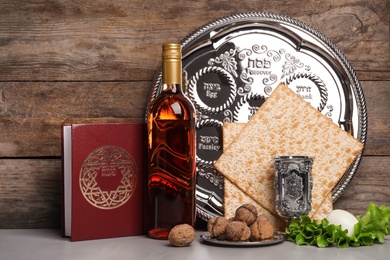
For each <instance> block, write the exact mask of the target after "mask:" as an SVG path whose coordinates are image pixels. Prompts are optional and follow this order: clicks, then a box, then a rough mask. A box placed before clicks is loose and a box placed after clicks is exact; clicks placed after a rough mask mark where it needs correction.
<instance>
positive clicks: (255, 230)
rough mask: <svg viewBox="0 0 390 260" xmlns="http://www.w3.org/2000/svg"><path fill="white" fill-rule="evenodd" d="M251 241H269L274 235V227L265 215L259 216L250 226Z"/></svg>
mask: <svg viewBox="0 0 390 260" xmlns="http://www.w3.org/2000/svg"><path fill="white" fill-rule="evenodd" d="M250 230H251V239H252V240H254V241H260V240H264V239H269V238H271V237H272V236H273V234H274V227H273V226H272V223H271V221H270V220H269V218H268V217H267V216H265V215H262V214H261V215H259V216H258V217H257V220H256V221H255V222H254V223H253V224H252V225H251V226H250Z"/></svg>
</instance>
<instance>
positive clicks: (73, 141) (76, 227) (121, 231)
mask: <svg viewBox="0 0 390 260" xmlns="http://www.w3.org/2000/svg"><path fill="white" fill-rule="evenodd" d="M144 133H145V124H143V123H101V124H93V123H88V124H63V125H62V149H63V150H62V154H63V156H62V159H63V160H62V169H63V184H64V186H63V191H64V192H63V232H64V236H67V237H70V238H71V241H80V240H92V239H102V238H113V237H123V236H132V235H141V234H142V233H143V207H142V205H143V187H142V186H143V174H142V173H143V162H144V145H145V142H144V140H145V135H144Z"/></svg>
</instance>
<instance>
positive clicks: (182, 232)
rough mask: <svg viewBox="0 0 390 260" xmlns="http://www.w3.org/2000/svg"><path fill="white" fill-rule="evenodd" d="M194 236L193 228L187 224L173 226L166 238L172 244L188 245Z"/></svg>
mask: <svg viewBox="0 0 390 260" xmlns="http://www.w3.org/2000/svg"><path fill="white" fill-rule="evenodd" d="M194 238H195V229H194V228H193V227H192V226H190V225H188V224H180V225H176V226H174V227H173V228H172V229H171V231H170V232H169V235H168V240H169V242H170V243H171V244H172V245H173V246H180V247H182V246H188V245H189V244H191V243H192V241H193V240H194Z"/></svg>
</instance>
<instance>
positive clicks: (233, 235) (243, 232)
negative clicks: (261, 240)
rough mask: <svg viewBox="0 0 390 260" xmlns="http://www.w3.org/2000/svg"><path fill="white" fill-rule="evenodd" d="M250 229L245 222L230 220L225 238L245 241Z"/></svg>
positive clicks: (249, 234) (248, 236)
mask: <svg viewBox="0 0 390 260" xmlns="http://www.w3.org/2000/svg"><path fill="white" fill-rule="evenodd" d="M250 236H251V230H250V228H249V227H248V225H247V224H246V223H245V222H242V221H232V222H230V223H229V224H228V226H227V227H226V238H227V240H230V241H247V240H248V239H249V238H250Z"/></svg>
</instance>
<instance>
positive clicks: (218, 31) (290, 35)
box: [145, 12, 367, 221]
mask: <svg viewBox="0 0 390 260" xmlns="http://www.w3.org/2000/svg"><path fill="white" fill-rule="evenodd" d="M255 34H256V35H255ZM244 35H245V36H244ZM254 35H255V36H254ZM268 35H271V37H276V38H278V37H280V38H282V42H283V41H285V45H286V47H291V46H290V45H293V46H295V48H296V49H297V53H298V54H300V53H304V52H307V53H310V55H311V54H312V53H313V55H314V56H315V55H317V56H318V57H320V59H323V60H324V61H325V63H326V64H330V66H329V68H328V67H326V68H324V69H325V70H328V71H330V73H331V74H332V77H335V78H337V80H338V82H339V85H337V89H336V91H339V92H340V93H341V94H340V99H344V100H341V101H340V100H338V99H337V100H336V98H334V97H333V96H327V95H323V94H324V93H322V88H323V85H324V84H322V82H321V80H320V79H319V78H318V77H317V76H315V75H314V74H311V73H306V72H299V73H295V74H294V75H293V76H291V77H290V78H289V79H286V81H287V83H289V82H288V80H300V79H302V78H305V79H306V80H310V81H311V82H313V83H314V84H315V85H316V86H318V89H319V93H320V94H319V96H320V98H319V100H320V102H319V105H318V109H319V110H320V109H323V108H324V104H325V103H326V102H329V101H332V99H333V101H335V102H340V103H341V105H340V111H341V112H340V118H342V119H345V118H346V119H347V120H344V121H343V120H339V126H340V127H341V128H344V130H347V131H350V132H351V134H352V135H353V136H355V137H356V138H357V139H359V140H360V141H361V142H362V143H365V142H366V136H367V109H366V104H365V99H364V94H363V90H362V88H361V86H360V82H359V80H358V79H357V77H356V74H355V72H354V70H353V68H352V66H351V64H350V63H349V61H348V60H347V58H346V57H345V55H344V54H343V52H342V51H341V50H340V49H339V48H338V47H337V46H336V45H335V44H333V43H332V42H331V41H330V40H329V39H328V38H327V37H326V36H324V35H323V34H321V33H320V32H319V31H317V30H316V29H314V28H312V27H310V26H309V25H307V24H305V23H303V22H301V21H299V20H296V19H294V18H290V17H286V16H283V15H278V14H274V13H265V12H260V13H259V12H251V13H238V14H233V15H230V16H225V17H221V18H219V19H216V20H214V21H212V22H210V23H207V24H205V25H203V26H202V27H200V28H198V29H197V30H195V31H193V32H192V33H190V34H189V35H188V36H187V37H185V38H184V40H183V41H182V42H181V44H182V50H183V68H184V71H186V70H187V69H191V66H193V67H195V65H193V64H194V63H195V62H197V61H198V59H200V57H201V56H205V57H207V58H209V57H213V58H212V60H213V61H215V60H216V59H214V58H215V56H212V54H215V53H214V52H216V49H217V48H219V47H221V46H223V45H224V44H226V43H227V42H229V40H231V39H234V38H235V37H236V38H237V39H239V38H240V37H252V36H253V37H257V38H256V39H259V37H260V38H261V37H267V36H268ZM232 41H233V40H232ZM283 44H284V43H283ZM259 47H261V46H259ZM308 65H309V67H310V65H312V64H308ZM325 66H327V65H324V67H325ZM192 73H193V74H195V76H194V75H189V77H188V79H189V81H188V82H187V83H188V84H189V86H190V89H189V91H187V92H186V94H187V96H188V97H189V98H190V99H193V100H195V101H196V102H195V103H197V104H196V108H197V116H198V122H197V130H199V129H202V128H203V127H210V126H211V127H215V128H218V127H221V122H220V121H218V120H214V119H213V118H211V119H208V120H199V118H202V117H203V116H204V115H206V114H210V113H211V114H213V113H214V114H218V113H222V111H223V110H224V109H226V107H228V106H229V105H231V103H232V102H233V100H234V99H235V98H236V96H235V94H236V92H238V87H239V86H236V84H235V82H234V79H233V78H234V77H232V76H231V73H228V71H227V70H225V69H223V68H220V67H218V66H215V63H214V64H211V65H210V66H205V67H202V68H201V69H200V70H197V71H196V73H195V72H192ZM208 73H216V74H218V75H219V76H220V77H221V78H224V79H225V80H226V82H228V84H229V86H230V87H229V89H228V90H227V92H229V95H228V96H229V97H228V98H227V100H226V102H225V103H224V104H218V105H216V106H210V105H209V106H208V105H207V104H204V103H203V102H202V101H201V99H200V98H199V95H198V93H197V91H194V88H191V86H193V85H196V84H197V80H199V78H200V77H202V76H204V75H206V74H208ZM160 84H161V71H160V72H159V73H158V74H157V75H156V76H155V78H154V81H153V85H152V88H151V92H150V95H149V100H148V105H147V108H148V107H149V105H150V104H151V102H152V101H153V99H154V98H155V97H156V96H157V95H158V92H159V86H160ZM265 89H266V88H265ZM233 94H234V95H233ZM262 94H263V93H262ZM268 94H269V93H268ZM325 94H326V93H325ZM246 97H250V98H255V99H256V98H264V96H263V95H260V94H258V93H257V94H253V93H250V95H249V94H248V95H247V96H246ZM240 102H241V101H238V102H237V103H238V104H240ZM242 102H245V100H243V101H242ZM341 114H342V115H341ZM343 116H344V117H343ZM145 118H146V116H145ZM200 121H201V122H200ZM233 121H234V120H233ZM343 122H344V124H343ZM362 153H363V152H361V153H360V154H359V156H358V157H357V159H356V160H355V162H354V163H353V164H352V165H351V167H350V168H349V169H348V170H347V171H346V172H345V174H344V175H343V177H342V178H341V180H340V181H339V183H338V184H337V185H336V186H335V188H334V189H333V190H332V199H333V201H336V200H337V199H338V198H339V196H340V195H341V194H342V193H343V191H344V190H345V188H346V187H347V186H348V184H349V182H350V181H351V179H352V178H353V176H354V174H355V172H356V170H357V168H358V166H359V164H360V161H361V157H362ZM197 162H198V164H199V165H201V166H199V168H201V167H202V166H205V167H212V166H213V163H214V162H215V158H214V159H210V160H204V159H200V158H197ZM199 172H200V170H199V169H198V173H199ZM214 177H215V176H212V177H211V178H214ZM219 178H222V180H216V182H219V183H220V182H222V181H223V177H221V176H219ZM217 186H218V185H216V184H215V188H210V187H205V186H203V184H200V183H199V182H198V184H197V190H196V197H197V207H196V211H197V216H198V217H199V218H201V219H203V220H206V221H207V220H209V219H210V218H211V217H213V216H219V215H222V214H223V202H222V198H223V195H221V187H220V186H218V187H217ZM222 193H223V191H222Z"/></svg>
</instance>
